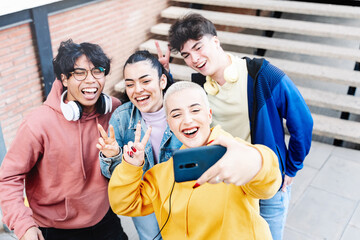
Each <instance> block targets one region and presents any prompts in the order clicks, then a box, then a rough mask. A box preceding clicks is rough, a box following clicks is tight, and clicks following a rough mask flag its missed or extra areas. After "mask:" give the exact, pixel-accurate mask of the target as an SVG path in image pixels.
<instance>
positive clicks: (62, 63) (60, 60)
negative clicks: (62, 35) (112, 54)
mask: <svg viewBox="0 0 360 240" xmlns="http://www.w3.org/2000/svg"><path fill="white" fill-rule="evenodd" d="M82 55H85V56H86V57H87V58H88V59H89V61H90V62H92V64H94V66H95V67H103V68H105V75H108V74H109V72H110V59H109V58H108V57H107V56H106V55H105V53H104V52H103V50H102V49H101V47H100V46H99V45H97V44H93V43H88V42H83V43H80V44H77V43H74V42H73V41H72V39H69V40H67V41H63V42H61V43H60V47H59V49H58V54H57V56H56V57H55V58H54V59H53V66H54V73H55V76H56V78H57V79H59V80H61V74H64V75H65V76H66V77H67V78H69V77H70V72H72V71H74V65H75V62H76V60H77V59H78V58H79V57H81V56H82Z"/></svg>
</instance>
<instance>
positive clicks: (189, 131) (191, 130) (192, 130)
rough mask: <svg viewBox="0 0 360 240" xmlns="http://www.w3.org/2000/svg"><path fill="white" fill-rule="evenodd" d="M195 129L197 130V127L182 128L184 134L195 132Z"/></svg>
mask: <svg viewBox="0 0 360 240" xmlns="http://www.w3.org/2000/svg"><path fill="white" fill-rule="evenodd" d="M197 130H198V129H197V128H192V129H190V130H184V131H183V132H184V133H185V134H192V133H194V132H196V131H197Z"/></svg>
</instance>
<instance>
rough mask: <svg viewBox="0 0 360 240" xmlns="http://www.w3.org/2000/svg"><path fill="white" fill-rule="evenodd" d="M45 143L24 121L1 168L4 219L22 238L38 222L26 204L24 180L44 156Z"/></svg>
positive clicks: (0, 180)
mask: <svg viewBox="0 0 360 240" xmlns="http://www.w3.org/2000/svg"><path fill="white" fill-rule="evenodd" d="M42 152H43V147H42V144H41V143H40V141H39V140H38V139H37V138H36V137H35V136H34V135H33V133H32V131H31V128H30V127H29V126H28V125H27V124H26V122H24V123H22V125H21V126H20V128H19V130H18V132H17V135H16V137H15V139H14V140H13V144H12V146H11V147H10V149H9V151H8V152H7V154H6V156H5V158H4V161H3V163H2V165H1V168H0V203H1V209H2V211H3V222H4V223H5V224H6V225H7V226H8V227H9V228H10V229H12V230H14V232H15V234H16V236H17V237H18V238H19V239H20V238H21V237H22V236H23V235H24V233H25V232H26V230H27V229H29V228H30V227H33V226H37V224H36V223H35V221H34V219H33V218H32V214H33V213H32V210H31V209H30V208H29V207H26V206H25V205H24V180H25V177H26V175H27V174H28V173H30V172H31V170H32V169H33V168H34V166H35V164H36V162H37V160H38V159H39V158H40V157H41V154H42Z"/></svg>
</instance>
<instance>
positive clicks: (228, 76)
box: [204, 55, 240, 95]
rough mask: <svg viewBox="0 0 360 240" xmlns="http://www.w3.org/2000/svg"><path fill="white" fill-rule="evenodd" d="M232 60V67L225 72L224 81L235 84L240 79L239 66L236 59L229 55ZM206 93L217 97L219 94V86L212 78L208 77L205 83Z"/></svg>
mask: <svg viewBox="0 0 360 240" xmlns="http://www.w3.org/2000/svg"><path fill="white" fill-rule="evenodd" d="M229 56H230V59H231V64H230V66H228V67H226V68H225V70H224V79H225V81H226V82H229V83H234V82H236V81H237V80H238V79H239V76H240V73H239V66H238V65H237V64H235V61H236V59H234V57H233V56H232V55H229ZM204 89H205V91H206V92H207V93H208V94H210V95H216V94H218V92H219V87H218V86H217V84H216V82H215V80H214V79H212V78H211V77H210V76H206V82H205V83H204Z"/></svg>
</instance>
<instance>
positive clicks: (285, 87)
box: [192, 58, 313, 178]
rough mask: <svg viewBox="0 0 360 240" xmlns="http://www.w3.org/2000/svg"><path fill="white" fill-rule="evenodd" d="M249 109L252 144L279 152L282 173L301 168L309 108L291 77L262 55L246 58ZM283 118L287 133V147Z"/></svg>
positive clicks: (310, 123)
mask: <svg viewBox="0 0 360 240" xmlns="http://www.w3.org/2000/svg"><path fill="white" fill-rule="evenodd" d="M245 59H246V61H247V69H248V84H247V85H248V90H247V94H248V110H249V121H250V134H251V143H252V144H263V145H266V146H268V147H269V148H271V149H272V150H273V151H274V152H275V153H276V154H277V156H278V159H279V167H280V170H281V173H282V176H283V178H284V175H285V174H286V175H288V176H290V177H294V176H295V175H296V173H297V171H299V170H300V169H302V168H303V161H304V159H305V157H306V155H307V154H308V153H309V150H310V146H311V138H312V128H313V119H312V117H311V113H310V110H309V108H308V107H307V105H306V103H305V101H304V99H303V98H302V96H301V94H300V92H299V90H298V89H297V88H296V86H295V85H294V83H293V82H292V81H291V80H290V78H289V77H288V76H287V75H286V74H285V73H284V72H283V71H281V70H280V69H279V68H277V67H275V66H274V65H272V64H270V63H269V62H268V61H267V60H265V59H255V58H254V59H249V58H245ZM192 81H193V82H196V83H199V84H200V85H203V84H204V83H205V77H204V76H202V75H200V74H198V73H197V74H193V75H192ZM283 119H286V127H287V129H288V131H289V134H290V140H289V144H288V145H289V146H288V148H287V146H286V144H285V139H284V135H285V133H284V127H283Z"/></svg>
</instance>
